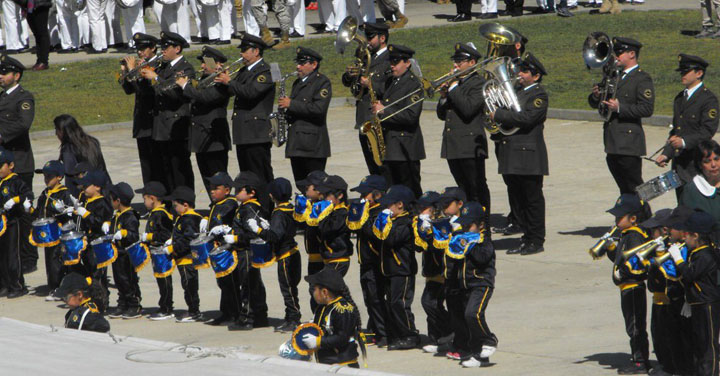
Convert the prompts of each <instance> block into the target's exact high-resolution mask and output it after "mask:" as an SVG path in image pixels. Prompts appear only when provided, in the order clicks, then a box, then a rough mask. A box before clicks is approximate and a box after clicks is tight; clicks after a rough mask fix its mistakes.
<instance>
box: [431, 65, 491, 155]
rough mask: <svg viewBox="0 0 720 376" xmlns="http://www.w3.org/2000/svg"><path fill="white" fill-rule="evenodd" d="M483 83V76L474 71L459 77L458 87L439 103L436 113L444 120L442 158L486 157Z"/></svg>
mask: <svg viewBox="0 0 720 376" xmlns="http://www.w3.org/2000/svg"><path fill="white" fill-rule="evenodd" d="M483 84H485V79H484V78H482V77H481V76H480V75H479V74H477V73H473V74H471V75H469V76H467V77H465V78H463V79H461V80H460V83H459V84H458V86H456V87H455V88H453V89H452V90H450V91H449V92H448V94H447V97H446V98H442V99H440V102H438V106H437V116H438V118H439V119H440V120H445V128H444V129H443V133H442V146H441V149H440V157H441V158H445V159H463V158H487V157H488V144H487V139H486V138H485V127H484V123H485V99H484V96H483V91H482V88H483Z"/></svg>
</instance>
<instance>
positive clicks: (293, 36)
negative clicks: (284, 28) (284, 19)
mask: <svg viewBox="0 0 720 376" xmlns="http://www.w3.org/2000/svg"><path fill="white" fill-rule="evenodd" d="M303 37H305V36H304V35H302V34H300V33H298V32H297V31H295V30H293V32H292V33H290V38H303Z"/></svg>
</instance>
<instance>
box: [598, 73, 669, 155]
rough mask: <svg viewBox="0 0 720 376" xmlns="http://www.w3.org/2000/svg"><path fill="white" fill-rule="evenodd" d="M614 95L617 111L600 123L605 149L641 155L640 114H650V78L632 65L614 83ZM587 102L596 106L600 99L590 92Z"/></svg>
mask: <svg viewBox="0 0 720 376" xmlns="http://www.w3.org/2000/svg"><path fill="white" fill-rule="evenodd" d="M620 74H622V73H620ZM616 98H617V100H618V102H619V103H620V112H619V113H617V112H615V113H613V114H612V115H611V117H610V121H606V122H605V124H604V125H603V140H604V142H605V153H607V154H620V155H635V156H641V155H645V154H646V153H647V151H646V148H645V132H644V131H643V128H642V118H644V117H650V116H652V114H653V110H654V107H655V88H654V87H653V82H652V78H650V75H649V74H647V73H646V72H644V71H643V70H642V69H640V68H639V67H638V68H635V69H633V70H632V71H631V72H630V73H628V75H627V76H625V78H624V79H622V80H620V82H619V83H618V87H617V94H616ZM588 103H589V104H590V107H592V108H598V105H599V103H600V100H599V99H596V98H595V97H593V95H592V94H590V95H589V96H588Z"/></svg>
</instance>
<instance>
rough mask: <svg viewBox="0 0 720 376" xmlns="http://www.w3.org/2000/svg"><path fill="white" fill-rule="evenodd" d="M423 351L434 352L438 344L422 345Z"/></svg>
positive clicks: (436, 350)
mask: <svg viewBox="0 0 720 376" xmlns="http://www.w3.org/2000/svg"><path fill="white" fill-rule="evenodd" d="M423 352H425V353H429V354H435V353H437V352H438V345H425V346H423Z"/></svg>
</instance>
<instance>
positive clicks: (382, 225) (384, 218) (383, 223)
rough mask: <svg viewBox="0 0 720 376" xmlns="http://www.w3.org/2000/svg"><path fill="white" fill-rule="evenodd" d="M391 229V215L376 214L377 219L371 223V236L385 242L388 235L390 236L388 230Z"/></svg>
mask: <svg viewBox="0 0 720 376" xmlns="http://www.w3.org/2000/svg"><path fill="white" fill-rule="evenodd" d="M391 229H392V218H391V214H389V213H385V212H384V211H383V212H380V214H378V216H377V218H375V222H374V223H373V229H372V230H373V234H375V236H376V237H377V238H378V239H380V240H385V239H387V237H388V234H390V230H391Z"/></svg>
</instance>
